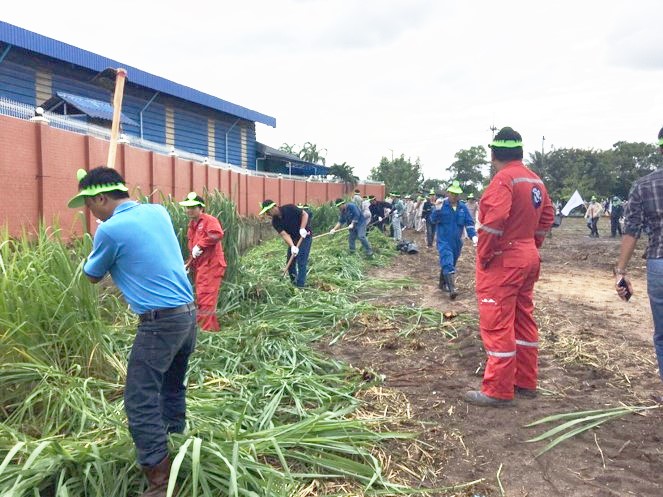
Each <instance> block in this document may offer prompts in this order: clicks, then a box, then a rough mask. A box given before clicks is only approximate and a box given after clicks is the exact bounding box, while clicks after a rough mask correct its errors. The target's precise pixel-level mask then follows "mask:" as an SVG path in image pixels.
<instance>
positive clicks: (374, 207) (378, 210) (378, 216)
mask: <svg viewBox="0 0 663 497" xmlns="http://www.w3.org/2000/svg"><path fill="white" fill-rule="evenodd" d="M390 208H391V204H389V203H387V202H384V201H382V200H378V199H376V198H375V197H373V198H372V199H371V203H370V205H369V206H368V209H369V210H370V211H371V224H372V225H375V226H377V228H378V229H379V230H380V231H382V233H384V218H385V215H384V210H385V209H390Z"/></svg>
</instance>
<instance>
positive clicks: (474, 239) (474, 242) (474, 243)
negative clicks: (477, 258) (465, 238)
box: [472, 235, 479, 247]
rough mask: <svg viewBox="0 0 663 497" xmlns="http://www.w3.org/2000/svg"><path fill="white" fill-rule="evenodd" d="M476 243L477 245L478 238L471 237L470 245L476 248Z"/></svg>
mask: <svg viewBox="0 0 663 497" xmlns="http://www.w3.org/2000/svg"><path fill="white" fill-rule="evenodd" d="M478 243H479V237H478V236H476V235H474V236H473V237H472V245H473V246H475V247H476V246H477V244H478Z"/></svg>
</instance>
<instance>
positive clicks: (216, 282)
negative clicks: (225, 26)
mask: <svg viewBox="0 0 663 497" xmlns="http://www.w3.org/2000/svg"><path fill="white" fill-rule="evenodd" d="M187 238H188V247H189V251H191V249H193V247H195V246H196V245H198V247H200V248H201V249H203V253H202V255H200V256H199V257H197V258H195V259H192V260H191V264H190V267H191V268H192V269H193V271H194V284H195V287H196V306H197V307H198V326H200V329H202V330H205V331H219V321H218V319H217V317H216V304H217V300H218V298H219V289H220V288H221V280H222V279H223V275H224V274H225V272H226V258H225V256H224V254H223V245H222V243H221V240H222V239H223V228H222V227H221V223H220V222H219V220H218V219H217V218H215V217H214V216H211V215H209V214H205V213H203V214H201V215H200V219H199V220H198V221H191V222H190V223H189V229H188V231H187Z"/></svg>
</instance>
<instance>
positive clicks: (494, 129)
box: [488, 123, 497, 139]
mask: <svg viewBox="0 0 663 497" xmlns="http://www.w3.org/2000/svg"><path fill="white" fill-rule="evenodd" d="M488 129H489V130H491V131H492V132H493V139H494V138H495V131H497V128H496V127H495V123H493V125H492V126H491V127H490V128H488Z"/></svg>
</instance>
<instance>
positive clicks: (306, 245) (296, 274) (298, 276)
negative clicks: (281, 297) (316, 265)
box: [286, 236, 312, 288]
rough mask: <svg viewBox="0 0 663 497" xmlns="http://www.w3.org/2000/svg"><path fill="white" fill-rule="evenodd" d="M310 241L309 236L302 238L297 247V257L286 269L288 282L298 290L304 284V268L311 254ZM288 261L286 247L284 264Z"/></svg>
mask: <svg viewBox="0 0 663 497" xmlns="http://www.w3.org/2000/svg"><path fill="white" fill-rule="evenodd" d="M311 240H312V238H311V237H310V236H307V237H306V238H304V240H303V241H302V243H301V244H300V245H299V253H298V254H297V257H295V260H294V261H292V264H290V267H289V268H288V275H289V276H290V281H292V282H293V283H294V284H295V286H298V287H300V288H301V287H303V286H304V284H305V283H306V266H307V264H308V256H309V254H310V253H311ZM289 260H290V247H288V253H287V254H286V264H287V263H288V261H289Z"/></svg>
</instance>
